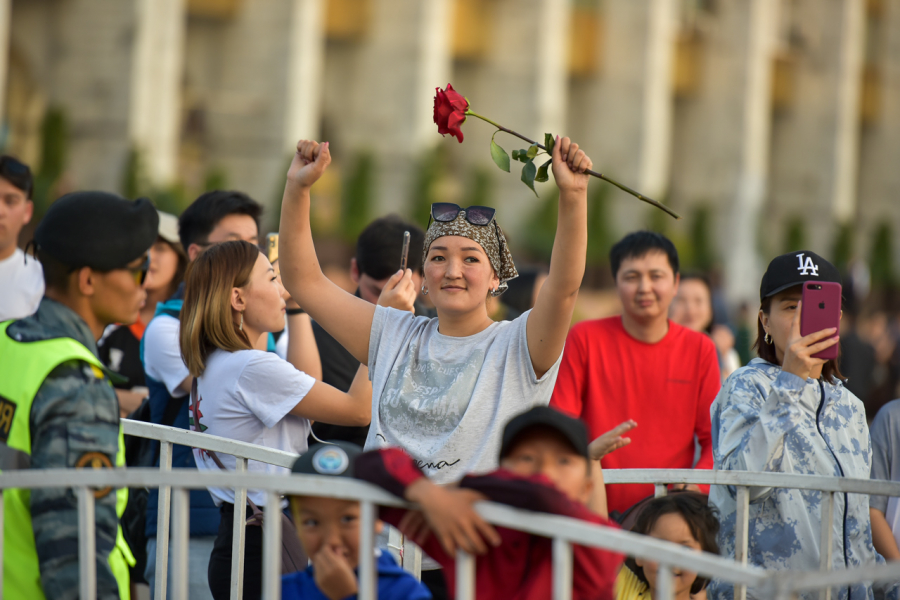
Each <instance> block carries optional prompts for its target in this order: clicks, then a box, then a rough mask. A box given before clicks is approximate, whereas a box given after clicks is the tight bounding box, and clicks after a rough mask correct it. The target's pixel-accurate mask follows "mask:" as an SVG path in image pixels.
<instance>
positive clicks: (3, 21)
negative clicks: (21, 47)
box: [0, 0, 12, 123]
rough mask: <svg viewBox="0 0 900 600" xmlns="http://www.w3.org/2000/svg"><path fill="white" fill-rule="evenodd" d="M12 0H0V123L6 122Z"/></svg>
mask: <svg viewBox="0 0 900 600" xmlns="http://www.w3.org/2000/svg"><path fill="white" fill-rule="evenodd" d="M11 24H12V0H0V123H5V122H6V90H7V86H8V84H7V77H8V76H9V44H10V39H9V38H10V35H9V33H10V26H11Z"/></svg>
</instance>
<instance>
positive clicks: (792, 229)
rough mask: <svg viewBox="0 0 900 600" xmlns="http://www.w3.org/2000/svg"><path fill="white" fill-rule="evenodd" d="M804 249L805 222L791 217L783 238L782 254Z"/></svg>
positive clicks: (799, 218)
mask: <svg viewBox="0 0 900 600" xmlns="http://www.w3.org/2000/svg"><path fill="white" fill-rule="evenodd" d="M805 248H806V222H805V221H804V220H803V218H802V217H791V219H790V220H789V221H788V224H787V229H786V230H785V236H784V250H783V253H787V252H796V251H798V250H804V249H805Z"/></svg>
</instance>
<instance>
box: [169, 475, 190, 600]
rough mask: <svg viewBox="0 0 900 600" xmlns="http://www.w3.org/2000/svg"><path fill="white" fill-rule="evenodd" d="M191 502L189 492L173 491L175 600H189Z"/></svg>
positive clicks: (173, 577) (178, 488)
mask: <svg viewBox="0 0 900 600" xmlns="http://www.w3.org/2000/svg"><path fill="white" fill-rule="evenodd" d="M190 508H191V501H190V495H189V493H188V491H187V490H186V489H184V488H181V487H176V488H173V489H172V595H173V596H174V597H175V598H174V600H188V579H189V576H188V573H189V572H190V564H189V563H188V561H189V552H188V536H189V535H190V530H191V524H190V518H191V515H190Z"/></svg>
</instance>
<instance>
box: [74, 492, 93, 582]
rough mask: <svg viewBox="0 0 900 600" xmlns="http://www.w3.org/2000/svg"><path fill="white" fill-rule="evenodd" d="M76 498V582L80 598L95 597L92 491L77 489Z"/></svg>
mask: <svg viewBox="0 0 900 600" xmlns="http://www.w3.org/2000/svg"><path fill="white" fill-rule="evenodd" d="M76 494H77V496H78V580H79V585H78V587H79V592H80V595H81V597H82V598H96V597H97V538H96V537H95V536H96V531H97V528H96V522H95V518H94V491H93V490H91V489H90V488H88V487H80V488H78V489H77V491H76Z"/></svg>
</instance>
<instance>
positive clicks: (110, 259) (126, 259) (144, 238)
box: [34, 192, 159, 271]
mask: <svg viewBox="0 0 900 600" xmlns="http://www.w3.org/2000/svg"><path fill="white" fill-rule="evenodd" d="M158 231H159V215H158V214H157V212H156V208H154V207H153V205H152V204H151V203H150V201H149V200H147V199H146V198H141V199H139V200H135V201H134V202H131V201H129V200H126V199H125V198H122V197H121V196H117V195H116V194H110V193H107V192H73V193H71V194H66V195H65V196H62V197H61V198H60V199H59V200H57V201H56V202H54V203H53V204H52V205H51V206H50V209H49V210H48V211H47V214H46V215H44V218H43V219H42V220H41V222H40V224H39V225H38V226H37V229H36V230H35V232H34V242H35V245H36V246H37V249H38V251H39V252H42V253H45V254H47V255H49V256H51V257H52V258H55V259H56V260H58V261H59V262H61V263H63V264H64V265H68V266H70V267H74V268H81V267H90V268H92V269H96V270H97V271H112V270H113V269H121V268H124V267H125V266H127V265H128V263H130V262H132V261H134V260H135V259H136V258H139V257H140V256H141V255H143V254H144V253H145V252H147V250H149V249H150V246H152V245H153V242H155V241H156V236H157V235H158Z"/></svg>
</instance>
